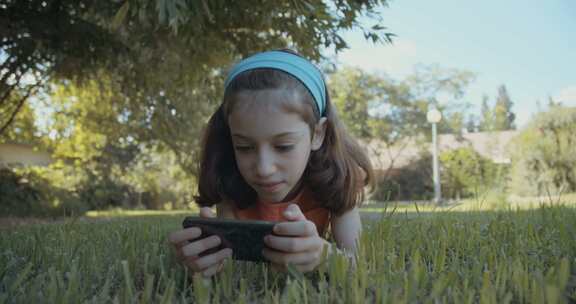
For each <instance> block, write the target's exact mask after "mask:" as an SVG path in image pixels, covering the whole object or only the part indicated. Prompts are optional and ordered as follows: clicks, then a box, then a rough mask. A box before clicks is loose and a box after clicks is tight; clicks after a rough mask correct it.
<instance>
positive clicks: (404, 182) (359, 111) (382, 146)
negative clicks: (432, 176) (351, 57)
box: [329, 66, 474, 200]
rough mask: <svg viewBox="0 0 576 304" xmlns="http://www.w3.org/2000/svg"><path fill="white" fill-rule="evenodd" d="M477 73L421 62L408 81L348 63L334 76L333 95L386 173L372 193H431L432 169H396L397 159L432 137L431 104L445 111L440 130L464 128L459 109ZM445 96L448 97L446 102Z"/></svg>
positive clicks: (377, 195)
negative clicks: (430, 173) (441, 100)
mask: <svg viewBox="0 0 576 304" xmlns="http://www.w3.org/2000/svg"><path fill="white" fill-rule="evenodd" d="M473 77H474V75H472V74H471V73H469V72H466V71H459V70H451V69H441V68H440V67H438V66H420V67H419V68H418V69H417V70H416V72H415V73H414V74H413V75H409V76H408V77H407V78H406V79H404V80H403V81H395V80H392V79H390V78H389V77H386V76H383V75H376V74H371V73H367V72H365V71H362V70H360V69H355V68H349V67H347V68H344V69H342V70H340V71H336V72H334V73H331V74H330V75H329V87H330V90H331V91H330V96H331V98H332V101H333V103H334V105H335V106H336V108H337V109H338V111H339V114H340V115H341V117H342V120H343V122H344V124H345V125H346V126H347V128H348V129H349V130H350V131H351V133H352V134H353V135H355V136H356V137H358V138H359V139H360V140H361V141H362V142H363V143H364V146H365V147H366V149H367V150H368V151H367V152H368V153H369V155H370V156H371V158H372V160H373V165H374V167H375V168H376V169H377V170H379V171H380V172H382V173H383V174H380V176H379V177H378V179H379V181H377V183H378V184H379V186H378V188H377V190H376V193H374V194H373V198H375V199H380V200H385V199H388V198H391V199H399V198H402V199H404V198H410V199H416V198H424V197H426V196H427V195H428V193H429V182H428V180H427V178H428V177H429V176H426V173H425V172H427V170H424V171H422V170H421V168H419V166H420V165H421V163H415V164H412V165H411V167H410V168H402V169H401V170H405V171H403V172H402V171H396V170H395V161H396V159H397V158H398V157H399V156H400V155H401V153H402V151H403V150H404V149H405V148H406V147H407V146H408V145H418V144H420V142H422V141H424V140H425V139H426V138H429V137H430V124H429V123H428V122H427V120H426V112H427V110H428V107H429V106H430V105H439V108H440V110H441V111H442V112H443V116H444V118H443V120H442V121H441V122H440V123H439V130H441V131H442V132H456V133H459V132H460V131H461V130H462V128H463V117H464V116H463V114H462V113H460V112H461V111H462V110H463V109H465V108H466V107H467V105H466V104H465V103H463V102H462V101H461V100H460V99H461V97H462V96H463V94H464V91H465V88H466V86H467V85H468V84H469V83H470V82H471V81H472V79H473ZM440 96H442V98H443V100H444V102H443V103H442V104H441V105H440V103H439V101H438V99H439V98H440ZM392 151H395V152H394V153H392ZM425 168H428V166H426V167H425ZM410 193H411V194H410Z"/></svg>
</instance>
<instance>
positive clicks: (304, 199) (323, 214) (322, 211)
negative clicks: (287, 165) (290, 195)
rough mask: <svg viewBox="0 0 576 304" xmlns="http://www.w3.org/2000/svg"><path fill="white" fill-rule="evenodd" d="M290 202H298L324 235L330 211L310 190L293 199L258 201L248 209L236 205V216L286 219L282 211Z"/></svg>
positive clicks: (271, 219) (238, 217)
mask: <svg viewBox="0 0 576 304" xmlns="http://www.w3.org/2000/svg"><path fill="white" fill-rule="evenodd" d="M290 204H297V205H298V207H300V210H302V213H304V216H305V217H306V219H308V220H309V221H311V222H313V223H314V224H315V225H316V229H317V230H318V235H319V236H324V234H325V233H326V231H327V230H328V224H329V222H330V211H328V209H326V208H323V207H319V206H318V203H317V202H316V201H315V200H314V198H313V197H312V193H311V192H310V191H308V190H306V189H305V190H303V191H301V192H300V193H299V194H298V195H297V196H296V197H295V198H294V199H293V200H291V201H287V202H281V203H266V202H261V201H258V203H256V204H255V205H253V206H250V207H249V208H246V209H239V208H237V207H234V216H235V217H236V218H237V219H241V220H261V221H275V222H281V221H285V219H284V216H283V215H282V213H283V212H284V210H286V208H287V207H288V206H289V205H290Z"/></svg>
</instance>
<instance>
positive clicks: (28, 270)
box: [0, 204, 576, 303]
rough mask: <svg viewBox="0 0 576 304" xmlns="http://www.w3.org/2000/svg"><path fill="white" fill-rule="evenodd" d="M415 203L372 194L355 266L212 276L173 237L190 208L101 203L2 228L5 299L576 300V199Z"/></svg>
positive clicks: (249, 267) (340, 263)
mask: <svg viewBox="0 0 576 304" xmlns="http://www.w3.org/2000/svg"><path fill="white" fill-rule="evenodd" d="M370 206H372V207H370ZM375 206H376V207H375ZM416 206H417V204H416ZM416 206H415V207H414V208H413V209H410V208H404V209H402V208H401V207H396V208H394V207H393V206H390V207H384V206H379V205H367V209H364V212H363V213H362V214H363V217H364V226H365V231H364V234H363V237H362V240H361V242H360V250H359V258H358V262H357V265H356V267H355V268H350V265H349V264H348V261H347V260H346V259H344V258H341V257H333V258H331V259H329V260H327V261H326V262H325V263H324V264H323V265H322V266H321V268H320V270H319V271H318V272H316V273H312V274H304V275H303V274H300V273H298V272H297V271H290V272H288V273H275V272H271V271H270V270H268V268H267V267H266V266H265V265H262V264H252V263H243V262H229V263H227V264H226V265H225V268H224V270H223V271H222V272H221V273H220V274H219V275H218V276H216V277H215V278H214V279H212V280H203V279H200V278H193V279H189V276H188V275H187V273H186V271H185V270H184V269H183V268H182V267H180V266H179V265H178V264H177V263H176V261H175V258H174V256H173V253H172V251H171V249H170V248H169V247H168V246H167V244H166V235H167V233H168V232H169V231H172V230H174V229H177V228H178V227H179V226H180V223H181V220H182V218H183V216H185V215H186V214H187V213H186V212H180V211H171V212H169V213H162V212H160V213H159V212H157V213H150V212H144V211H141V212H139V213H136V212H132V213H125V212H119V211H117V212H111V213H110V212H109V213H93V214H92V215H91V218H92V219H90V218H76V219H68V220H64V221H60V222H56V223H52V224H34V225H27V226H19V227H15V228H10V229H4V230H1V234H0V248H1V251H0V273H1V276H0V303H40V302H48V303H101V302H117V303H189V302H199V303H206V302H214V303H219V302H235V303H236V302H237V303H253V302H271V303H363V302H378V303H524V302H530V303H563V302H565V303H568V302H574V301H576V208H575V207H574V206H573V205H563V204H556V205H545V204H542V205H538V204H535V206H536V207H535V208H532V209H531V208H525V209H521V208H508V209H503V208H499V209H497V210H480V209H478V210H477V211H469V210H468V211H454V210H452V211H447V210H448V209H447V208H445V209H439V208H435V209H434V211H431V210H426V208H421V207H416ZM369 208H372V209H369ZM374 212H377V213H374ZM94 218H95V219H96V220H94Z"/></svg>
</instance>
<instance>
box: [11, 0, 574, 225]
mask: <svg viewBox="0 0 576 304" xmlns="http://www.w3.org/2000/svg"><path fill="white" fill-rule="evenodd" d="M574 37H576V4H575V3H574V2H573V1H568V0H555V1H540V2H526V1H505V2H502V1H495V0H491V1H480V2H478V1H477V2H474V3H471V2H466V3H463V2H461V1H456V0H446V1H435V2H430V1H415V0H406V1H372V0H361V1H351V0H338V1H328V0H325V1H321V0H308V1H301V0H292V1H255V0H250V1H225V0H215V1H208V0H199V1H184V0H157V1H152V0H150V1H146V0H125V1H120V0H105V1H78V0H75V1H72V0H46V1H35V0H12V1H10V0H3V1H1V2H0V79H1V81H0V216H62V215H64V216H68V215H82V214H84V213H86V212H87V211H89V210H109V209H114V208H118V209H139V210H142V209H154V210H176V209H190V208H194V203H193V197H194V195H195V191H196V176H197V161H198V152H199V143H200V140H201V136H202V130H203V128H204V126H205V124H206V122H207V120H208V118H209V117H210V115H211V114H212V112H213V111H214V110H215V109H216V107H217V106H218V104H219V103H220V100H221V98H222V93H223V92H222V83H223V78H224V77H225V75H226V71H227V69H228V68H230V66H231V65H232V64H233V63H234V62H236V61H237V60H239V59H241V58H242V57H245V56H248V55H250V54H252V53H255V52H258V51H262V50H270V49H278V48H291V49H294V50H297V51H298V52H300V53H301V54H303V55H304V56H306V57H308V58H311V59H312V60H313V61H315V62H316V63H317V64H318V65H319V66H320V67H321V68H322V69H323V70H324V71H325V73H326V76H327V81H328V85H329V90H330V95H331V98H332V101H333V103H334V104H335V105H336V107H337V108H338V110H339V113H340V114H341V117H342V119H343V120H344V122H345V123H346V126H347V128H348V129H349V131H350V132H352V133H353V134H354V135H355V136H356V137H357V138H358V139H359V140H360V141H361V142H362V143H363V146H364V147H366V149H367V150H368V153H369V155H370V157H371V159H372V161H373V164H374V166H375V169H376V171H377V179H378V182H377V187H376V189H375V191H373V192H371V193H370V194H369V200H368V201H367V204H371V203H378V202H389V201H399V202H411V201H419V202H424V203H426V202H429V201H431V200H432V199H433V197H434V181H433V174H432V152H433V150H434V149H433V146H432V144H431V141H432V131H431V130H432V129H431V124H430V123H429V122H428V121H427V119H426V115H427V112H428V111H429V110H430V109H432V108H435V109H438V110H439V111H440V112H441V113H442V118H441V120H440V121H439V122H438V123H437V131H438V138H437V139H438V145H437V146H438V159H439V182H440V184H441V186H442V197H443V200H442V202H443V203H446V204H453V203H458V202H460V201H462V200H466V199H477V198H478V197H487V196H488V197H490V199H491V200H493V201H498V202H500V203H502V204H507V203H509V202H512V201H522V200H533V199H534V198H535V197H543V196H544V197H556V196H563V195H564V196H570V195H574V193H575V192H576V166H575V165H574V164H576V148H575V147H574V146H575V144H576V77H574V75H575V73H574V71H575V70H576V63H575V62H576V55H574V54H576V39H574Z"/></svg>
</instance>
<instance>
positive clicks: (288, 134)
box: [232, 132, 302, 140]
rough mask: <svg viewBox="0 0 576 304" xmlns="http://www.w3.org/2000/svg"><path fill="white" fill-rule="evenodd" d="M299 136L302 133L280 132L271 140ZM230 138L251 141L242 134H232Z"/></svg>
mask: <svg viewBox="0 0 576 304" xmlns="http://www.w3.org/2000/svg"><path fill="white" fill-rule="evenodd" d="M301 134H302V132H282V133H279V134H276V135H274V136H273V137H272V138H274V139H277V138H282V137H288V136H300V135H301ZM232 137H236V138H238V139H244V140H251V138H250V137H248V136H245V135H242V134H238V133H234V134H232Z"/></svg>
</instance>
